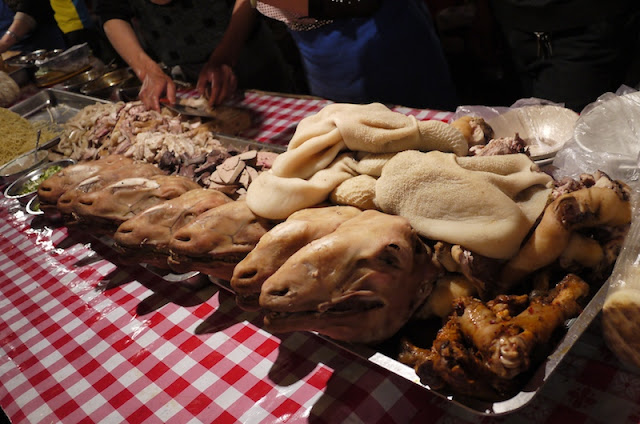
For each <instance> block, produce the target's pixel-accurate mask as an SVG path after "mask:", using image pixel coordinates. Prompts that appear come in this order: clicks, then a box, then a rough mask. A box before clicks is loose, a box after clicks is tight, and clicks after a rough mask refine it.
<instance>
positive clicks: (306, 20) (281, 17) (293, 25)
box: [256, 2, 331, 31]
mask: <svg viewBox="0 0 640 424" xmlns="http://www.w3.org/2000/svg"><path fill="white" fill-rule="evenodd" d="M256 9H258V12H260V13H262V14H263V15H264V16H266V17H268V18H271V19H275V20H277V21H280V22H284V23H285V24H286V25H287V27H289V28H290V29H292V30H293V31H309V30H312V29H315V28H319V27H321V26H323V25H326V24H329V23H331V21H330V20H317V19H314V18H310V17H306V16H299V15H297V14H295V13H291V12H288V11H286V10H282V9H279V8H277V7H275V6H271V5H268V4H265V3H262V2H258V3H257V7H256Z"/></svg>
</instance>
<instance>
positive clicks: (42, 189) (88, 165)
mask: <svg viewBox="0 0 640 424" xmlns="http://www.w3.org/2000/svg"><path fill="white" fill-rule="evenodd" d="M130 165H133V160H132V159H129V158H127V157H124V156H121V155H112V156H107V157H105V158H104V159H100V160H95V161H85V162H80V163H76V164H75V165H71V166H68V167H66V168H64V169H62V170H60V172H56V173H55V174H54V175H52V176H51V177H49V178H47V179H46V180H45V181H43V182H42V183H41V184H40V186H39V187H38V200H39V201H40V207H41V208H42V210H43V211H46V209H54V208H55V205H56V203H57V202H58V199H59V198H60V196H62V195H63V194H64V193H66V192H67V191H68V190H71V189H73V188H74V187H76V186H77V185H78V184H79V183H80V182H82V181H84V180H86V179H87V178H90V177H93V176H94V175H96V174H98V173H99V172H100V171H101V170H103V169H105V168H111V169H116V168H119V167H125V168H128V167H129V166H130Z"/></svg>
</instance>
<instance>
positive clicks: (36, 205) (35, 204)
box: [25, 196, 44, 215]
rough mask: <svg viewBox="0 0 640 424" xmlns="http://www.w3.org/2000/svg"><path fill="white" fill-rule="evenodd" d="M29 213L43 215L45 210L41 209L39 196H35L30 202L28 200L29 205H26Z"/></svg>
mask: <svg viewBox="0 0 640 424" xmlns="http://www.w3.org/2000/svg"><path fill="white" fill-rule="evenodd" d="M25 209H26V210H27V213H28V214H30V215H42V214H44V212H42V211H41V210H40V199H38V196H33V197H32V198H31V200H29V202H27V206H26V207H25Z"/></svg>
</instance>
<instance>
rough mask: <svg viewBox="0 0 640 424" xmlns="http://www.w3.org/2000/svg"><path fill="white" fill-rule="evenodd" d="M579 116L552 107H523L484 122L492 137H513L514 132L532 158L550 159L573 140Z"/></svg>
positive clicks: (557, 107)
mask: <svg viewBox="0 0 640 424" xmlns="http://www.w3.org/2000/svg"><path fill="white" fill-rule="evenodd" d="M577 120H578V114H577V113H576V112H574V111H572V110H571V109H567V108H564V107H561V106H555V105H533V106H522V107H518V108H514V109H511V110H509V111H507V112H505V113H503V114H501V115H498V116H496V117H494V118H491V119H489V120H487V123H488V124H489V125H490V126H491V128H493V131H494V137H495V138H500V137H513V136H514V135H515V134H516V133H518V135H519V136H520V137H521V138H522V139H523V140H524V141H525V142H526V144H527V146H529V153H530V154H531V159H533V160H538V159H549V158H551V157H553V156H554V155H555V154H556V153H557V152H558V151H559V150H560V149H561V148H562V146H563V145H564V144H565V143H566V142H567V140H569V139H571V137H573V131H574V127H575V125H576V121H577Z"/></svg>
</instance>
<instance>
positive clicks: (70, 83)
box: [62, 68, 105, 91]
mask: <svg viewBox="0 0 640 424" xmlns="http://www.w3.org/2000/svg"><path fill="white" fill-rule="evenodd" d="M104 73H105V70H104V69H100V68H91V69H89V70H87V71H84V72H81V73H79V74H78V75H76V76H75V77H71V78H69V79H68V80H66V81H65V82H63V83H62V87H63V88H65V89H66V90H71V91H79V90H80V87H82V86H83V85H85V84H86V83H88V82H91V81H93V80H95V79H97V78H100V77H101V76H102V75H104Z"/></svg>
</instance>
